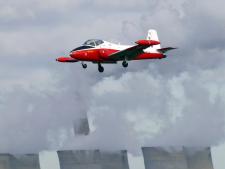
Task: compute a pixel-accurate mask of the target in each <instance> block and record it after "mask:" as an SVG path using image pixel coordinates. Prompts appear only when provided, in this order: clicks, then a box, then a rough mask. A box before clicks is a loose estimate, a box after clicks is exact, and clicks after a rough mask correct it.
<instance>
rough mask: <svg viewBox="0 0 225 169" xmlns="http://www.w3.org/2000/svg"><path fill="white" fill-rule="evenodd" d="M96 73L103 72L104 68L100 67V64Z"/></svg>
mask: <svg viewBox="0 0 225 169" xmlns="http://www.w3.org/2000/svg"><path fill="white" fill-rule="evenodd" d="M98 71H99V72H100V73H102V72H104V67H103V66H102V65H101V63H98Z"/></svg>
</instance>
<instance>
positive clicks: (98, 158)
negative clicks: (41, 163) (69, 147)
mask: <svg viewBox="0 0 225 169" xmlns="http://www.w3.org/2000/svg"><path fill="white" fill-rule="evenodd" d="M58 157H59V163H60V168H61V169H74V168H76V169H129V167H128V159H127V152H126V151H119V152H100V151H99V150H76V151H58Z"/></svg>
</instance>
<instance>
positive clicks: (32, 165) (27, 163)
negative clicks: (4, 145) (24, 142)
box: [0, 154, 40, 169]
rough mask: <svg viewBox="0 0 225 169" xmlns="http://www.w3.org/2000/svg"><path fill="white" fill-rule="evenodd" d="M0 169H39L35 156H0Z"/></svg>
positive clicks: (36, 156) (37, 159)
mask: <svg viewBox="0 0 225 169" xmlns="http://www.w3.org/2000/svg"><path fill="white" fill-rule="evenodd" d="M0 169H40V165H39V157H38V155H37V154H27V155H11V154H0Z"/></svg>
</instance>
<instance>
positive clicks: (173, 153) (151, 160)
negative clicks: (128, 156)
mask: <svg viewBox="0 0 225 169" xmlns="http://www.w3.org/2000/svg"><path fill="white" fill-rule="evenodd" d="M142 151H143V156H144V163H145V168H146V169H188V168H187V162H186V158H185V155H184V153H183V149H182V148H161V147H145V148H142Z"/></svg>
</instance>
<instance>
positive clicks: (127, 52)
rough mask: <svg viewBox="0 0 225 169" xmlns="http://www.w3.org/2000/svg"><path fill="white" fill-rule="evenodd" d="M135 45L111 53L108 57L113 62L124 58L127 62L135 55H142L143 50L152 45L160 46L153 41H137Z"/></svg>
mask: <svg viewBox="0 0 225 169" xmlns="http://www.w3.org/2000/svg"><path fill="white" fill-rule="evenodd" d="M135 43H137V45H135V46H132V47H130V48H127V49H124V50H121V51H119V52H116V53H113V54H111V55H110V56H109V58H110V59H112V60H115V61H118V60H124V58H126V59H127V60H132V59H134V58H135V57H136V56H137V55H139V54H141V53H143V50H144V49H146V48H148V47H150V46H153V45H158V44H160V42H158V41H153V40H139V41H137V42H135Z"/></svg>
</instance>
